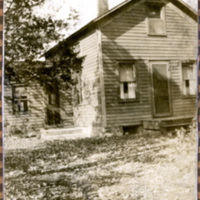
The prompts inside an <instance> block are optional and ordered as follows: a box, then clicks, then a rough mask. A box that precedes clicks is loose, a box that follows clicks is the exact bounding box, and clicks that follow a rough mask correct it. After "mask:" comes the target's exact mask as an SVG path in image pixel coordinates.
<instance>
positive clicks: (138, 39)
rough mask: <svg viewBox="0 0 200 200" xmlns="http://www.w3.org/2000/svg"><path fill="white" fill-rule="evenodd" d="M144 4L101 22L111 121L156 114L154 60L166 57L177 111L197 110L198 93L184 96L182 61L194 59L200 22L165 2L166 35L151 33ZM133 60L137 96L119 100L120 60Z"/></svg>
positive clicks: (127, 121)
mask: <svg viewBox="0 0 200 200" xmlns="http://www.w3.org/2000/svg"><path fill="white" fill-rule="evenodd" d="M146 16H147V14H146V10H145V4H144V3H139V4H137V5H132V7H129V9H127V10H126V11H123V12H122V13H118V15H116V16H115V17H114V18H113V19H111V20H110V21H108V23H107V24H105V25H104V26H102V28H101V31H102V48H103V69H104V82H105V99H106V120H107V125H108V126H109V125H112V126H113V125H118V126H127V125H134V124H137V123H141V121H142V120H143V119H147V118H152V94H151V89H152V88H151V73H150V65H149V63H150V61H156V60H157V61H168V62H169V66H170V75H171V84H170V88H171V95H172V110H173V116H183V115H184V116H186V115H190V116H191V115H194V113H195V110H196V98H194V97H193V98H183V96H182V93H181V88H182V82H181V80H182V76H181V73H182V72H181V65H180V63H181V61H185V60H190V59H191V60H196V57H197V23H196V22H195V21H194V20H192V19H191V18H190V17H189V16H187V15H186V14H185V13H183V12H182V11H181V10H180V9H178V8H176V7H175V6H174V5H173V4H171V3H167V4H166V5H165V23H166V36H148V34H147V18H146ZM126 60H134V61H135V62H136V66H137V72H138V74H137V76H138V80H137V82H138V89H139V101H138V102H126V103H125V102H123V103H120V102H119V98H118V97H119V95H118V94H119V78H118V69H117V67H118V64H117V63H118V61H119V62H120V61H126Z"/></svg>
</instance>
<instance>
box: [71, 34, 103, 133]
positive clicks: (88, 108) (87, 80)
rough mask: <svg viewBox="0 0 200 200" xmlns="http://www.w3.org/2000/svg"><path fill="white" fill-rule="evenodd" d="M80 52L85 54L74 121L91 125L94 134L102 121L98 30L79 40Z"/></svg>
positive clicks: (81, 124) (82, 124)
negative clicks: (79, 98) (78, 102)
mask: <svg viewBox="0 0 200 200" xmlns="http://www.w3.org/2000/svg"><path fill="white" fill-rule="evenodd" d="M79 45H80V51H81V52H80V54H81V56H85V60H84V62H83V65H82V66H83V68H82V76H81V82H82V83H81V87H82V89H81V91H82V94H81V96H82V101H81V103H80V104H78V105H74V123H75V125H76V126H79V127H91V128H93V130H92V133H93V135H95V134H96V133H97V132H99V129H100V126H101V123H102V111H101V99H100V96H101V94H100V79H99V61H98V59H99V53H98V52H99V46H98V32H97V31H94V32H90V33H88V35H86V36H84V37H82V38H81V39H80V40H79Z"/></svg>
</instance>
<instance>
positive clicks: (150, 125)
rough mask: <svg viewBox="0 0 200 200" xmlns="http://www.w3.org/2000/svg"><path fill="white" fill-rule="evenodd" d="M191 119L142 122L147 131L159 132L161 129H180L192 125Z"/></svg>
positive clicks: (163, 119)
mask: <svg viewBox="0 0 200 200" xmlns="http://www.w3.org/2000/svg"><path fill="white" fill-rule="evenodd" d="M192 119H193V118H192V117H184V118H183V117H180V118H162V119H150V120H144V121H143V127H144V129H147V130H160V129H162V128H170V127H178V126H179V127H180V126H187V125H190V124H192Z"/></svg>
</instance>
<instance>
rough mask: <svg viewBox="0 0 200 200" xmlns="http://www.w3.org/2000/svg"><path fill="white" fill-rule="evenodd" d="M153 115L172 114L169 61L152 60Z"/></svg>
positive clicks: (163, 115)
mask: <svg viewBox="0 0 200 200" xmlns="http://www.w3.org/2000/svg"><path fill="white" fill-rule="evenodd" d="M151 69H152V93H153V94H152V96H153V106H152V107H153V115H154V116H155V117H165V116H170V115H171V102H170V99H171V98H170V84H169V81H170V77H169V69H168V63H167V62H152V63H151Z"/></svg>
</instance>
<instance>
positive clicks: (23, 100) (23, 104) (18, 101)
mask: <svg viewBox="0 0 200 200" xmlns="http://www.w3.org/2000/svg"><path fill="white" fill-rule="evenodd" d="M27 111H28V98H27V88H26V87H22V86H14V87H13V112H14V113H26V112H27Z"/></svg>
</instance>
